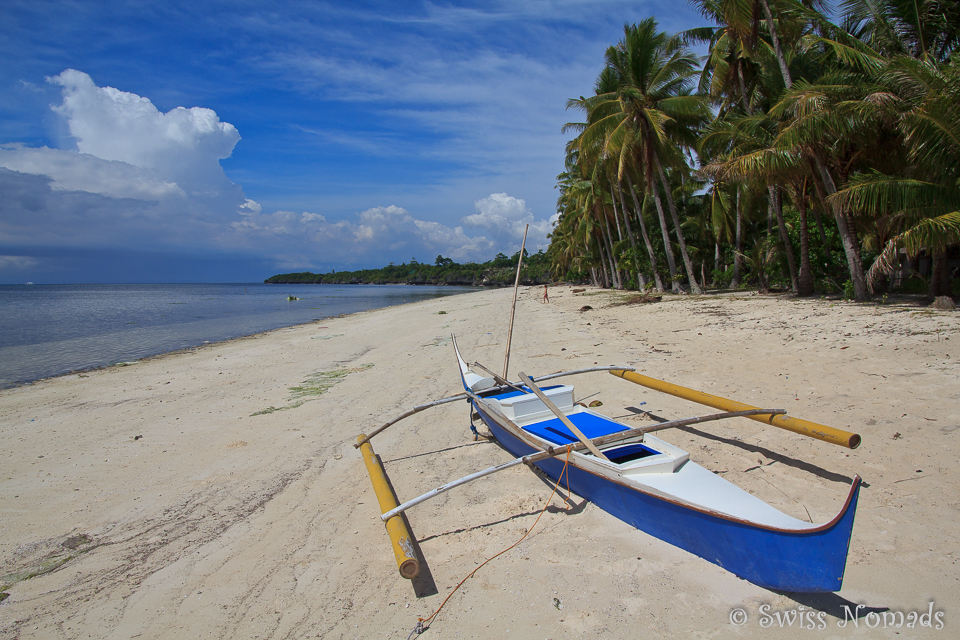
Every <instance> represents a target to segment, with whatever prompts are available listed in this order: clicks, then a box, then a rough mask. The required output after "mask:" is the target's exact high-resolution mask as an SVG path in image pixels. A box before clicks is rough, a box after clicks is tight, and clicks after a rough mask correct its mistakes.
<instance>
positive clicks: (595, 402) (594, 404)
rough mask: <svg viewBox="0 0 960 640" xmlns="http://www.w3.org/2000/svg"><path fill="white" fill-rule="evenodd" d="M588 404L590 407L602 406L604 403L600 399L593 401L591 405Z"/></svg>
mask: <svg viewBox="0 0 960 640" xmlns="http://www.w3.org/2000/svg"><path fill="white" fill-rule="evenodd" d="M587 406H589V407H602V406H603V403H602V402H600V401H599V400H594V401H593V402H591V403H590V404H589V405H587Z"/></svg>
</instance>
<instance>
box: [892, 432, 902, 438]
mask: <svg viewBox="0 0 960 640" xmlns="http://www.w3.org/2000/svg"><path fill="white" fill-rule="evenodd" d="M901 438H903V435H902V434H901V433H900V432H899V431H897V432H896V433H895V434H893V439H894V440H900V439H901Z"/></svg>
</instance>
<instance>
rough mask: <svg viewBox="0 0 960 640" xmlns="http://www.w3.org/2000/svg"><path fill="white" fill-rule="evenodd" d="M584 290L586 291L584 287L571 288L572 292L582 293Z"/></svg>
mask: <svg viewBox="0 0 960 640" xmlns="http://www.w3.org/2000/svg"><path fill="white" fill-rule="evenodd" d="M584 291H586V289H574V290H573V292H574V293H583V292H584Z"/></svg>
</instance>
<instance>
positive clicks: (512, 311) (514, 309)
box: [503, 224, 530, 378]
mask: <svg viewBox="0 0 960 640" xmlns="http://www.w3.org/2000/svg"><path fill="white" fill-rule="evenodd" d="M529 230H530V225H529V224H528V225H527V226H525V227H524V228H523V243H522V244H521V245H520V258H519V259H518V260H517V279H516V280H514V282H513V306H512V307H510V329H509V330H507V354H506V356H504V358H503V377H504V378H506V377H507V366H508V365H509V364H510V342H511V341H512V340H513V317H514V316H515V315H516V313H517V289H518V288H519V287H520V266H521V265H522V264H523V249H524V248H525V247H526V246H527V231H529Z"/></svg>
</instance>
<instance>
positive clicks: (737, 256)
mask: <svg viewBox="0 0 960 640" xmlns="http://www.w3.org/2000/svg"><path fill="white" fill-rule="evenodd" d="M740 190H741V188H740V185H737V240H736V242H737V246H736V247H735V248H734V251H733V277H732V278H730V288H731V289H736V288H737V287H739V286H740V270H741V269H742V265H743V204H742V202H741V198H740Z"/></svg>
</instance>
